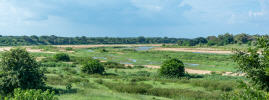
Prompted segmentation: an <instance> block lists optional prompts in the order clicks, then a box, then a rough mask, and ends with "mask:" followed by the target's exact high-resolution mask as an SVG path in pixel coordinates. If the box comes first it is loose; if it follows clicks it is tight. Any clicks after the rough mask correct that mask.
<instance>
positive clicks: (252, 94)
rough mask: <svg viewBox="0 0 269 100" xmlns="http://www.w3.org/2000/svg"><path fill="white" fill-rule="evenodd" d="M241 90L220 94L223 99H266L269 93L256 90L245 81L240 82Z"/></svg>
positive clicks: (268, 97)
mask: <svg viewBox="0 0 269 100" xmlns="http://www.w3.org/2000/svg"><path fill="white" fill-rule="evenodd" d="M240 87H241V88H243V89H242V90H236V91H233V92H228V93H225V94H223V95H222V98H223V100H268V99H269V93H267V92H265V91H262V90H257V89H255V88H253V87H251V86H248V85H247V84H246V83H243V82H241V84H240Z"/></svg>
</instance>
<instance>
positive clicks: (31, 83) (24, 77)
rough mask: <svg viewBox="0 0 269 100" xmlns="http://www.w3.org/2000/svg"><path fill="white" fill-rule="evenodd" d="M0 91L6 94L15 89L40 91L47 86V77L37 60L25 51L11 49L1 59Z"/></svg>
mask: <svg viewBox="0 0 269 100" xmlns="http://www.w3.org/2000/svg"><path fill="white" fill-rule="evenodd" d="M1 70H2V71H1V73H0V91H1V92H2V93H4V94H7V93H10V92H12V91H13V90H14V89H15V88H21V89H39V88H42V87H44V86H45V83H44V81H45V79H46V77H45V75H44V74H43V71H41V70H40V68H39V64H38V63H37V62H36V60H35V58H33V57H32V56H30V54H29V53H28V52H27V51H26V50H25V49H20V48H17V49H11V50H10V51H7V52H5V53H3V56H2V58H1Z"/></svg>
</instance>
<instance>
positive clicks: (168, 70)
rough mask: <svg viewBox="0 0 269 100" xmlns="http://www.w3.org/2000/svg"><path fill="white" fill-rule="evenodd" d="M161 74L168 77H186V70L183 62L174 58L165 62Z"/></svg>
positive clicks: (160, 70)
mask: <svg viewBox="0 0 269 100" xmlns="http://www.w3.org/2000/svg"><path fill="white" fill-rule="evenodd" d="M159 73H160V75H162V76H167V77H182V76H184V75H185V68H184V64H183V62H182V61H180V60H179V59H176V58H173V59H169V60H166V61H164V62H163V64H162V66H161V68H160V69H159Z"/></svg>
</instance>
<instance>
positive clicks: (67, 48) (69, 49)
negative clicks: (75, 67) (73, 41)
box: [65, 47, 73, 51]
mask: <svg viewBox="0 0 269 100" xmlns="http://www.w3.org/2000/svg"><path fill="white" fill-rule="evenodd" d="M65 50H66V51H71V50H73V48H72V47H66V48H65Z"/></svg>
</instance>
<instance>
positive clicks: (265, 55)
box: [233, 38, 269, 91]
mask: <svg viewBox="0 0 269 100" xmlns="http://www.w3.org/2000/svg"><path fill="white" fill-rule="evenodd" d="M233 59H234V61H236V62H237V63H238V65H239V66H238V70H239V71H240V72H243V73H245V74H246V76H247V77H248V78H250V80H251V82H252V83H253V84H254V85H257V86H259V88H260V89H264V90H267V91H269V67H268V65H269V62H268V61H269V40H268V39H264V38H259V39H258V45H257V46H256V47H255V48H253V49H252V48H249V49H248V51H240V50H236V51H235V55H234V56H233Z"/></svg>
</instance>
